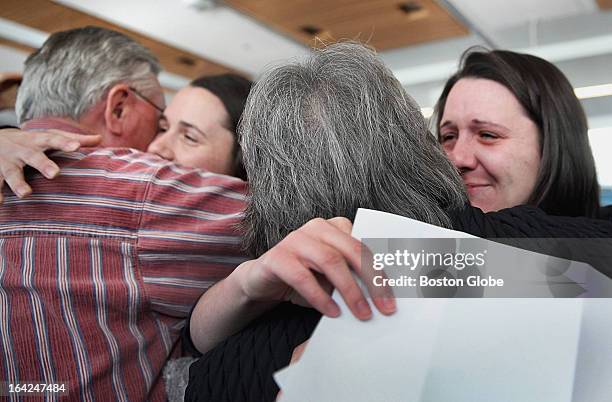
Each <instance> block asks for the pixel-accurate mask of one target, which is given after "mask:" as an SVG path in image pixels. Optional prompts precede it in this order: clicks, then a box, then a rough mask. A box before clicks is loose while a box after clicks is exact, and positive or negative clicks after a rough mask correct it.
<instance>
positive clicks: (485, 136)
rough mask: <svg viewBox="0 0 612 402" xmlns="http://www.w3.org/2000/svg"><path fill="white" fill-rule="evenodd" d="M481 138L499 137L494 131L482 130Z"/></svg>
mask: <svg viewBox="0 0 612 402" xmlns="http://www.w3.org/2000/svg"><path fill="white" fill-rule="evenodd" d="M480 138H483V139H485V140H492V139H495V138H497V135H495V134H494V133H491V132H489V131H482V132H481V133H480Z"/></svg>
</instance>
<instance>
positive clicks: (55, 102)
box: [15, 27, 160, 123]
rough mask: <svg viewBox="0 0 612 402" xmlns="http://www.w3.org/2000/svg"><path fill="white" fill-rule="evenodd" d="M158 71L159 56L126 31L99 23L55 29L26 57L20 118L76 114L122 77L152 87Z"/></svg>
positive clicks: (18, 107) (18, 106) (145, 88)
mask: <svg viewBox="0 0 612 402" xmlns="http://www.w3.org/2000/svg"><path fill="white" fill-rule="evenodd" d="M159 71H160V65H159V62H158V61H157V59H156V58H155V56H154V55H153V54H152V53H151V52H150V51H149V50H147V49H146V48H145V47H143V46H142V45H140V44H139V43H137V42H136V41H134V40H132V39H131V38H129V37H127V36H125V35H124V34H122V33H119V32H115V31H111V30H108V29H104V28H99V27H85V28H78V29H72V30H68V31H63V32H56V33H54V34H52V35H51V36H50V37H49V38H48V39H47V40H46V41H45V43H44V44H43V45H42V47H41V48H40V49H38V50H37V51H36V52H34V53H32V54H31V55H30V56H29V57H28V58H27V60H26V62H25V68H24V73H23V82H22V84H21V86H20V88H19V93H18V95H17V102H16V105H15V108H16V111H17V116H18V117H19V121H20V122H21V123H23V122H24V121H27V120H31V119H35V118H40V117H50V116H51V117H68V118H72V119H78V118H79V117H81V115H82V114H83V113H84V112H86V111H87V110H89V108H91V107H92V106H93V105H95V104H96V103H97V102H99V101H100V100H101V99H103V97H104V96H105V95H106V92H107V91H108V90H109V89H110V88H111V87H112V86H113V85H115V84H118V83H120V82H125V83H129V84H131V85H132V86H135V87H136V88H137V89H139V90H141V91H143V92H148V91H151V90H153V88H156V85H157V80H156V78H155V77H156V76H157V74H159Z"/></svg>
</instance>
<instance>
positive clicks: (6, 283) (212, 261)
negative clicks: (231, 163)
mask: <svg viewBox="0 0 612 402" xmlns="http://www.w3.org/2000/svg"><path fill="white" fill-rule="evenodd" d="M36 128H60V129H69V130H71V131H75V130H74V128H71V127H66V126H62V125H61V124H60V125H58V124H56V123H53V124H48V123H45V124H37V125H36ZM53 159H54V161H55V162H56V163H58V165H59V166H60V168H61V173H60V175H59V177H58V178H56V179H54V180H46V179H45V178H43V177H42V176H41V175H39V174H33V173H32V174H30V175H28V181H29V183H30V184H31V186H32V188H33V194H32V195H31V196H29V197H27V198H25V199H23V200H20V199H18V198H16V197H15V196H13V195H12V194H11V193H10V192H9V191H8V190H7V189H5V191H4V197H5V200H4V203H3V205H2V206H0V338H1V339H0V380H1V381H6V382H8V383H13V384H17V383H24V382H33V381H34V382H44V383H65V384H66V389H67V391H68V393H69V396H70V399H73V400H83V401H93V400H98V401H100V400H103V401H107V400H117V401H138V400H164V399H165V389H164V385H163V380H162V376H161V371H162V368H163V366H164V363H165V362H166V360H167V359H168V357H169V356H170V354H171V353H172V351H173V348H174V346H175V344H176V343H177V339H178V334H179V332H180V329H181V328H182V326H183V325H184V319H185V317H186V316H187V314H188V313H189V310H190V308H191V307H192V305H193V304H194V303H195V302H196V301H197V299H198V297H199V296H200V295H201V293H202V292H203V291H204V290H205V289H207V288H208V287H210V286H211V285H212V284H214V283H215V282H217V281H218V280H220V279H222V278H224V277H226V276H227V275H228V274H229V273H230V272H231V271H232V269H233V268H234V267H236V266H237V265H238V264H239V263H240V262H242V261H244V260H245V258H244V256H243V255H242V253H241V251H240V238H239V234H238V232H237V229H236V224H238V223H239V222H240V220H241V218H242V211H243V209H244V206H245V193H246V183H245V182H243V181H241V180H239V179H234V178H230V177H226V176H222V175H216V174H212V173H208V172H202V171H199V170H195V169H186V168H183V167H180V166H177V165H175V164H173V163H169V162H167V161H164V160H162V159H159V158H157V157H155V156H152V155H148V154H144V153H141V152H137V151H134V150H130V149H105V148H98V149H88V150H86V151H79V152H73V153H56V154H54V156H53ZM46 395H47V396H48V399H51V400H53V399H54V398H60V397H61V398H62V400H65V399H64V398H65V397H66V395H65V394H63V395H62V394H59V395H54V394H51V393H47V394H46Z"/></svg>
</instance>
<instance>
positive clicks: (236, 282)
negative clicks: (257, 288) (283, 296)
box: [226, 260, 279, 312]
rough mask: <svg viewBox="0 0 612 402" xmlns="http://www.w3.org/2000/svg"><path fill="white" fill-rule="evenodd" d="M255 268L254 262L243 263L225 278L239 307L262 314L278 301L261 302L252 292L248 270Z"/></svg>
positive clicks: (251, 277)
mask: <svg viewBox="0 0 612 402" xmlns="http://www.w3.org/2000/svg"><path fill="white" fill-rule="evenodd" d="M254 266H255V260H250V261H246V262H243V263H242V264H240V265H239V266H238V267H236V269H235V270H234V271H233V272H232V274H231V275H230V276H228V277H227V278H226V280H229V281H228V282H229V283H228V287H229V289H228V290H229V291H231V292H232V294H233V295H234V296H235V300H236V301H237V302H238V304H239V305H241V306H243V307H244V308H246V309H248V310H250V311H256V312H263V311H266V310H268V309H270V308H272V307H274V306H276V305H277V304H278V303H279V302H278V301H271V300H262V299H261V298H259V297H257V296H258V295H256V294H254V292H253V286H252V285H253V284H252V281H253V276H252V275H251V274H250V270H251V269H253V267H254Z"/></svg>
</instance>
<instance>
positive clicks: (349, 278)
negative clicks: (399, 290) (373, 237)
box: [235, 218, 396, 320]
mask: <svg viewBox="0 0 612 402" xmlns="http://www.w3.org/2000/svg"><path fill="white" fill-rule="evenodd" d="M351 228H352V224H351V222H350V221H349V220H348V219H346V218H333V219H329V220H325V219H320V218H318V219H313V220H311V221H309V222H308V223H306V224H305V225H304V226H302V227H301V228H299V229H298V230H296V231H294V232H292V233H290V234H289V235H288V236H287V237H286V238H285V239H283V240H282V241H281V242H279V243H278V244H277V245H276V246H274V247H273V248H272V249H270V250H269V251H268V252H267V253H265V254H264V255H262V256H261V257H260V258H258V259H256V260H252V261H248V262H246V263H244V264H242V265H241V266H240V267H238V268H237V269H236V271H237V272H236V271H235V274H237V275H239V277H238V278H239V283H240V287H241V289H242V292H243V293H244V295H246V297H247V298H248V299H249V300H252V301H266V302H267V301H292V302H294V303H298V304H302V303H301V302H300V300H302V299H303V300H305V301H306V302H307V303H308V304H309V305H310V306H312V307H314V308H315V309H317V310H318V311H319V312H321V313H322V314H324V315H326V316H328V317H337V316H338V315H340V309H339V307H338V305H337V304H336V302H335V301H334V300H333V299H332V298H331V296H330V294H329V293H330V290H331V289H332V288H335V289H337V290H338V292H339V293H340V295H341V296H342V298H343V299H344V301H345V302H346V305H347V306H348V308H349V309H350V310H351V312H352V313H353V315H354V316H355V317H356V318H358V319H360V320H367V319H369V318H370V317H371V316H372V310H371V307H370V304H369V303H368V299H367V298H366V295H364V293H363V292H362V289H361V288H360V287H359V285H358V283H357V281H356V279H355V277H354V276H353V273H355V274H356V275H357V276H358V277H359V278H361V280H362V281H363V283H364V284H365V285H366V287H367V288H368V293H369V296H370V298H371V300H372V301H373V304H374V305H375V306H376V308H377V309H378V310H379V311H380V312H381V313H382V314H385V315H389V314H392V313H393V312H394V311H395V308H396V304H395V299H394V297H393V293H392V291H391V289H390V288H385V287H376V286H374V285H373V281H372V277H373V275H375V274H374V271H373V270H372V269H371V264H370V267H368V266H366V265H368V261H371V254H370V252H369V250H368V249H367V248H366V247H365V246H364V245H363V244H362V243H361V242H360V241H358V240H357V239H355V238H353V237H351V235H350V231H351ZM377 275H380V273H377Z"/></svg>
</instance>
